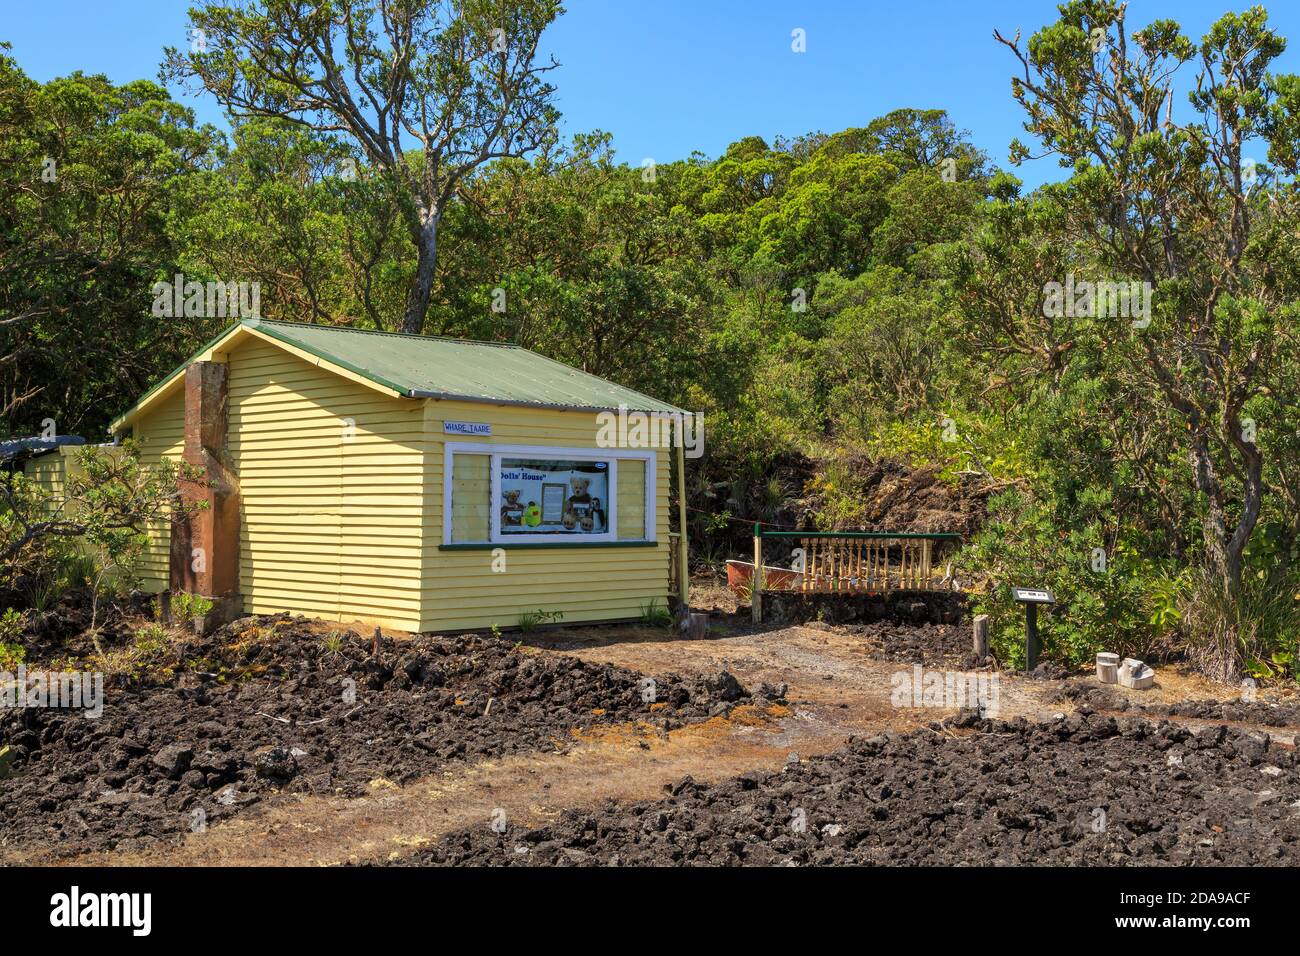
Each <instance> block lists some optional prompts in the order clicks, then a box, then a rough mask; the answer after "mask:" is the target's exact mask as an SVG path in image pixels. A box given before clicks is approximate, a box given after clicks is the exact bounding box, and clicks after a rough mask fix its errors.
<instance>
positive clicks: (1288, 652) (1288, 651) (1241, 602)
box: [1178, 573, 1300, 681]
mask: <svg viewBox="0 0 1300 956" xmlns="http://www.w3.org/2000/svg"><path fill="white" fill-rule="evenodd" d="M1295 592H1296V587H1295V583H1294V582H1293V581H1290V580H1286V579H1282V580H1272V581H1270V580H1269V579H1268V577H1267V576H1266V575H1264V574H1263V573H1259V574H1248V575H1246V576H1245V577H1244V578H1243V580H1242V584H1241V589H1240V591H1239V592H1238V593H1237V594H1236V595H1235V596H1229V595H1228V594H1227V593H1226V591H1225V589H1224V587H1223V584H1222V582H1221V580H1220V579H1218V578H1217V577H1214V576H1212V575H1209V574H1204V573H1199V574H1197V575H1196V576H1195V577H1194V578H1193V579H1192V581H1191V584H1190V586H1188V587H1186V588H1184V589H1183V590H1182V591H1181V592H1180V594H1179V595H1178V601H1179V630H1180V631H1181V633H1182V635H1183V638H1184V640H1185V642H1186V645H1187V653H1188V656H1189V657H1190V658H1191V660H1192V661H1193V663H1195V665H1196V667H1197V669H1198V670H1200V671H1202V672H1203V673H1205V674H1206V675H1207V676H1209V677H1211V678H1213V679H1215V680H1221V681H1236V680H1237V679H1238V678H1240V677H1241V675H1242V673H1243V672H1244V673H1246V674H1249V675H1250V676H1251V677H1255V678H1275V677H1281V676H1283V675H1285V674H1288V673H1289V674H1291V675H1295V673H1296V669H1295V661H1296V642H1297V634H1300V606H1297V604H1296V593H1295Z"/></svg>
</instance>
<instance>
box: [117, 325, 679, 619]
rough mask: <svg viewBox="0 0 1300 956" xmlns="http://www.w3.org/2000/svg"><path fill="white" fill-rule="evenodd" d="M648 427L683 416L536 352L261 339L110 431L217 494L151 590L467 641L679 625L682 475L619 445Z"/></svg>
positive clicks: (154, 559)
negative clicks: (631, 624)
mask: <svg viewBox="0 0 1300 956" xmlns="http://www.w3.org/2000/svg"><path fill="white" fill-rule="evenodd" d="M637 413H641V416H642V418H649V417H651V416H653V418H654V420H655V421H657V422H660V423H662V422H664V421H668V422H669V423H676V422H680V420H681V416H682V415H684V413H683V412H682V411H681V410H680V409H677V408H674V407H673V406H671V405H667V404H665V403H663V402H659V401H656V400H655V399H652V398H649V397H648V396H645V395H642V394H640V393H638V392H635V391H632V390H630V389H626V388H621V387H619V386H617V385H614V384H612V383H610V382H607V381H604V380H603V379H600V378H597V377H595V376H593V375H589V374H586V373H584V372H580V371H577V370H575V369H572V368H569V367H568V366H565V365H562V364H560V363H558V362H555V361H552V360H550V359H547V358H545V357H543V356H540V355H537V354H536V353H533V352H530V351H528V350H527V349H523V348H520V347H518V346H512V345H505V344H496V343H483V342H470V341H465V340H460V339H445V338H434V337H427V336H411V335H398V334H391V333H382V332H369V331H363V330H355V329H347V328H340V327H331V326H318V325H303V324H298V323H289V322H274V321H268V320H265V319H261V320H258V319H251V320H245V321H242V322H239V323H237V324H235V325H233V326H231V327H230V328H229V329H227V330H226V331H225V332H223V333H222V334H221V335H220V336H219V337H218V338H216V339H215V340H214V341H212V342H211V343H210V344H208V345H207V346H206V347H205V348H204V349H203V350H201V351H200V352H199V353H198V354H196V355H195V356H194V357H193V358H192V359H191V360H190V361H189V362H187V363H186V364H185V365H184V366H182V367H181V368H179V369H177V370H176V371H174V372H173V373H171V374H170V375H169V376H167V378H165V379H164V380H163V381H162V382H160V383H159V384H158V385H156V386H155V387H154V388H152V389H151V390H150V391H149V392H147V393H146V394H145V395H144V396H143V397H141V399H140V400H139V401H138V402H137V403H136V404H135V405H134V406H133V407H132V408H131V409H129V410H128V411H127V412H125V413H124V414H123V415H121V416H120V417H119V418H117V419H116V420H115V421H114V422H113V423H112V426H111V429H112V431H113V433H114V435H115V436H117V437H124V436H127V435H131V436H133V437H134V438H135V439H136V440H137V441H138V442H139V443H140V445H141V447H142V449H143V452H144V454H145V456H146V458H147V459H152V460H154V461H157V460H159V459H160V458H162V457H163V456H168V457H172V458H176V459H182V458H183V459H185V460H186V461H189V462H190V463H191V464H193V465H195V466H198V467H199V468H200V469H202V470H203V472H204V473H205V475H206V478H207V481H206V482H203V483H187V484H188V485H190V486H191V487H190V488H189V495H190V496H191V497H194V498H198V499H200V500H206V501H207V507H205V508H203V509H201V510H199V511H198V512H196V514H195V516H194V518H192V519H191V520H189V521H185V522H176V521H174V522H173V523H172V525H171V526H170V527H166V528H159V529H157V530H156V533H155V534H154V535H153V536H152V538H151V549H150V551H149V554H148V556H147V563H146V567H145V569H144V570H145V576H146V580H147V584H148V586H149V587H150V588H151V589H153V590H158V591H161V590H164V589H167V588H171V589H173V590H176V589H181V590H188V591H193V592H196V593H200V594H204V595H205V596H210V597H214V598H217V599H218V600H220V601H224V602H225V605H226V607H225V611H226V613H227V614H232V613H241V612H242V613H258V614H260V613H269V612H277V611H289V612H293V613H301V614H307V615H311V616H316V617H322V618H327V619H331V620H339V621H360V622H364V623H368V624H377V625H382V626H384V627H391V628H398V629H402V630H409V631H454V630H461V629H476V628H487V627H491V626H494V625H495V626H499V627H511V626H515V625H517V624H519V623H520V621H521V619H526V618H528V617H529V616H532V615H535V614H536V612H538V611H543V612H547V614H548V616H551V617H550V619H553V620H561V621H563V622H565V623H571V622H582V621H609V620H623V619H629V618H637V617H640V616H641V615H642V614H643V613H644V611H645V609H646V608H647V607H649V606H651V605H658V606H660V607H662V606H665V605H666V603H667V602H668V599H669V597H670V595H669V574H670V564H671V563H672V562H673V561H674V560H676V561H678V562H680V563H679V566H683V567H684V566H685V561H684V558H685V549H684V546H683V547H680V551H679V552H678V553H674V549H675V547H677V545H676V544H674V543H671V542H670V536H669V531H668V519H669V504H668V501H669V495H668V489H669V481H670V475H671V474H672V468H673V459H674V458H675V459H676V467H677V478H678V481H679V492H680V490H681V483H682V471H681V466H682V464H683V458H682V454H681V446H680V444H679V443H677V447H676V448H675V449H674V448H673V447H669V446H667V445H665V444H664V443H663V442H662V441H659V442H646V441H644V440H640V441H629V440H627V438H626V429H618V428H613V429H611V428H610V427H609V426H610V425H611V422H612V421H613V420H614V415H615V414H618V415H627V414H632V415H636V414H637ZM664 431H665V430H664V429H659V430H658V431H656V430H654V429H651V435H652V436H654V437H658V436H659V435H662V434H663V433H664ZM644 434H645V433H644V431H643V432H642V433H641V436H642V437H644ZM200 484H201V485H202V487H199V485H200ZM679 498H680V495H679ZM673 537H674V538H676V536H675V535H674V536H673ZM674 596H678V597H684V591H683V592H682V593H681V594H678V595H674Z"/></svg>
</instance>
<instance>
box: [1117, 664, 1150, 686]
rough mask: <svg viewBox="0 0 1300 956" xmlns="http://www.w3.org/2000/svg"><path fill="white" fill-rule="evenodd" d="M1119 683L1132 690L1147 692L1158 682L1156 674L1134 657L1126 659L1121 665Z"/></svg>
mask: <svg viewBox="0 0 1300 956" xmlns="http://www.w3.org/2000/svg"><path fill="white" fill-rule="evenodd" d="M1118 676H1119V683H1120V686H1122V687H1128V688H1131V689H1132V690H1146V689H1148V688H1149V687H1151V686H1152V685H1154V684H1155V682H1156V672H1155V671H1154V670H1152V669H1151V668H1150V667H1147V665H1146V664H1144V663H1142V662H1141V661H1139V660H1135V659H1134V658H1132V657H1126V658H1124V660H1123V662H1121V663H1120V665H1119V674H1118Z"/></svg>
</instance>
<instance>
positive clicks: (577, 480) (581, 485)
mask: <svg viewBox="0 0 1300 956" xmlns="http://www.w3.org/2000/svg"><path fill="white" fill-rule="evenodd" d="M590 485H591V479H590V478H584V477H582V476H580V475H574V476H573V477H572V478H570V479H569V487H570V488H572V489H573V493H572V494H570V495H569V498H568V500H567V501H566V502H565V503H564V517H563V518H562V519H561V523H562V524H563V525H564V528H565V530H566V531H572V530H573V529H574V528H576V527H581V528H582V530H583V531H591V530H592V527H593V526H594V525H593V520H592V498H591V495H590V494H589V493H588V491H587V488H588V487H589V486H590Z"/></svg>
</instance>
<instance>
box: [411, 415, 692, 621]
mask: <svg viewBox="0 0 1300 956" xmlns="http://www.w3.org/2000/svg"><path fill="white" fill-rule="evenodd" d="M446 421H454V422H483V423H487V424H490V425H491V426H492V435H491V436H490V437H484V438H478V437H476V438H472V439H467V438H465V437H463V436H457V435H445V434H444V432H443V423H444V422H446ZM426 427H427V435H428V442H427V446H426V456H425V467H426V483H425V493H424V494H425V500H424V504H425V506H424V516H425V517H424V535H425V545H424V548H425V550H424V572H423V583H424V604H423V609H422V621H421V630H426V631H455V630H472V629H482V628H488V627H492V626H494V625H495V626H497V627H503V628H505V627H515V626H517V625H518V624H519V620H520V617H521V616H522V615H525V614H528V613H531V612H536V611H538V610H542V611H552V612H553V611H558V612H560V613H561V614H562V615H563V618H562V619H561V622H562V623H569V624H571V623H577V622H582V621H606V620H618V619H626V618H636V617H639V616H640V615H641V613H642V611H643V610H644V609H645V607H646V606H647V605H649V604H650V603H652V602H657V603H658V604H659V605H660V606H661V607H662V606H664V605H665V604H666V601H667V597H668V560H669V540H668V510H669V509H668V485H669V468H670V465H669V450H667V449H660V450H659V451H658V454H657V455H656V463H657V470H656V473H655V477H656V481H655V496H656V508H655V521H656V525H657V527H656V541H657V543H656V545H655V546H654V547H625V548H620V547H617V546H600V547H592V548H529V547H527V546H522V545H520V546H515V547H510V548H507V549H506V550H505V551H504V556H505V562H506V570H505V571H504V572H494V571H493V570H492V563H493V552H492V551H491V550H490V549H485V550H472V551H455V550H444V549H443V548H442V547H441V545H442V542H443V528H442V522H443V502H442V496H443V467H444V465H443V457H444V455H443V446H444V443H445V442H446V441H448V440H450V441H454V442H460V441H473V442H475V443H479V442H481V443H484V444H502V445H556V446H567V447H575V448H596V447H597V444H596V435H597V427H598V426H597V414H596V413H595V412H575V411H552V410H547V409H539V408H528V407H520V406H503V405H490V404H487V403H478V402H457V401H450V400H447V401H438V400H432V399H431V400H428V401H427V410H426ZM457 477H458V476H455V475H453V482H455V480H456V479H457ZM623 481H624V479H623V478H622V477H621V476H620V482H619V487H620V489H621V488H622V487H623ZM457 520H459V519H457ZM617 526H618V527H619V528H620V529H621V530H625V529H626V525H625V523H624V521H623V519H622V516H621V515H620V516H619V517H618V519H617ZM454 527H455V526H454ZM620 533H621V532H620Z"/></svg>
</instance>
